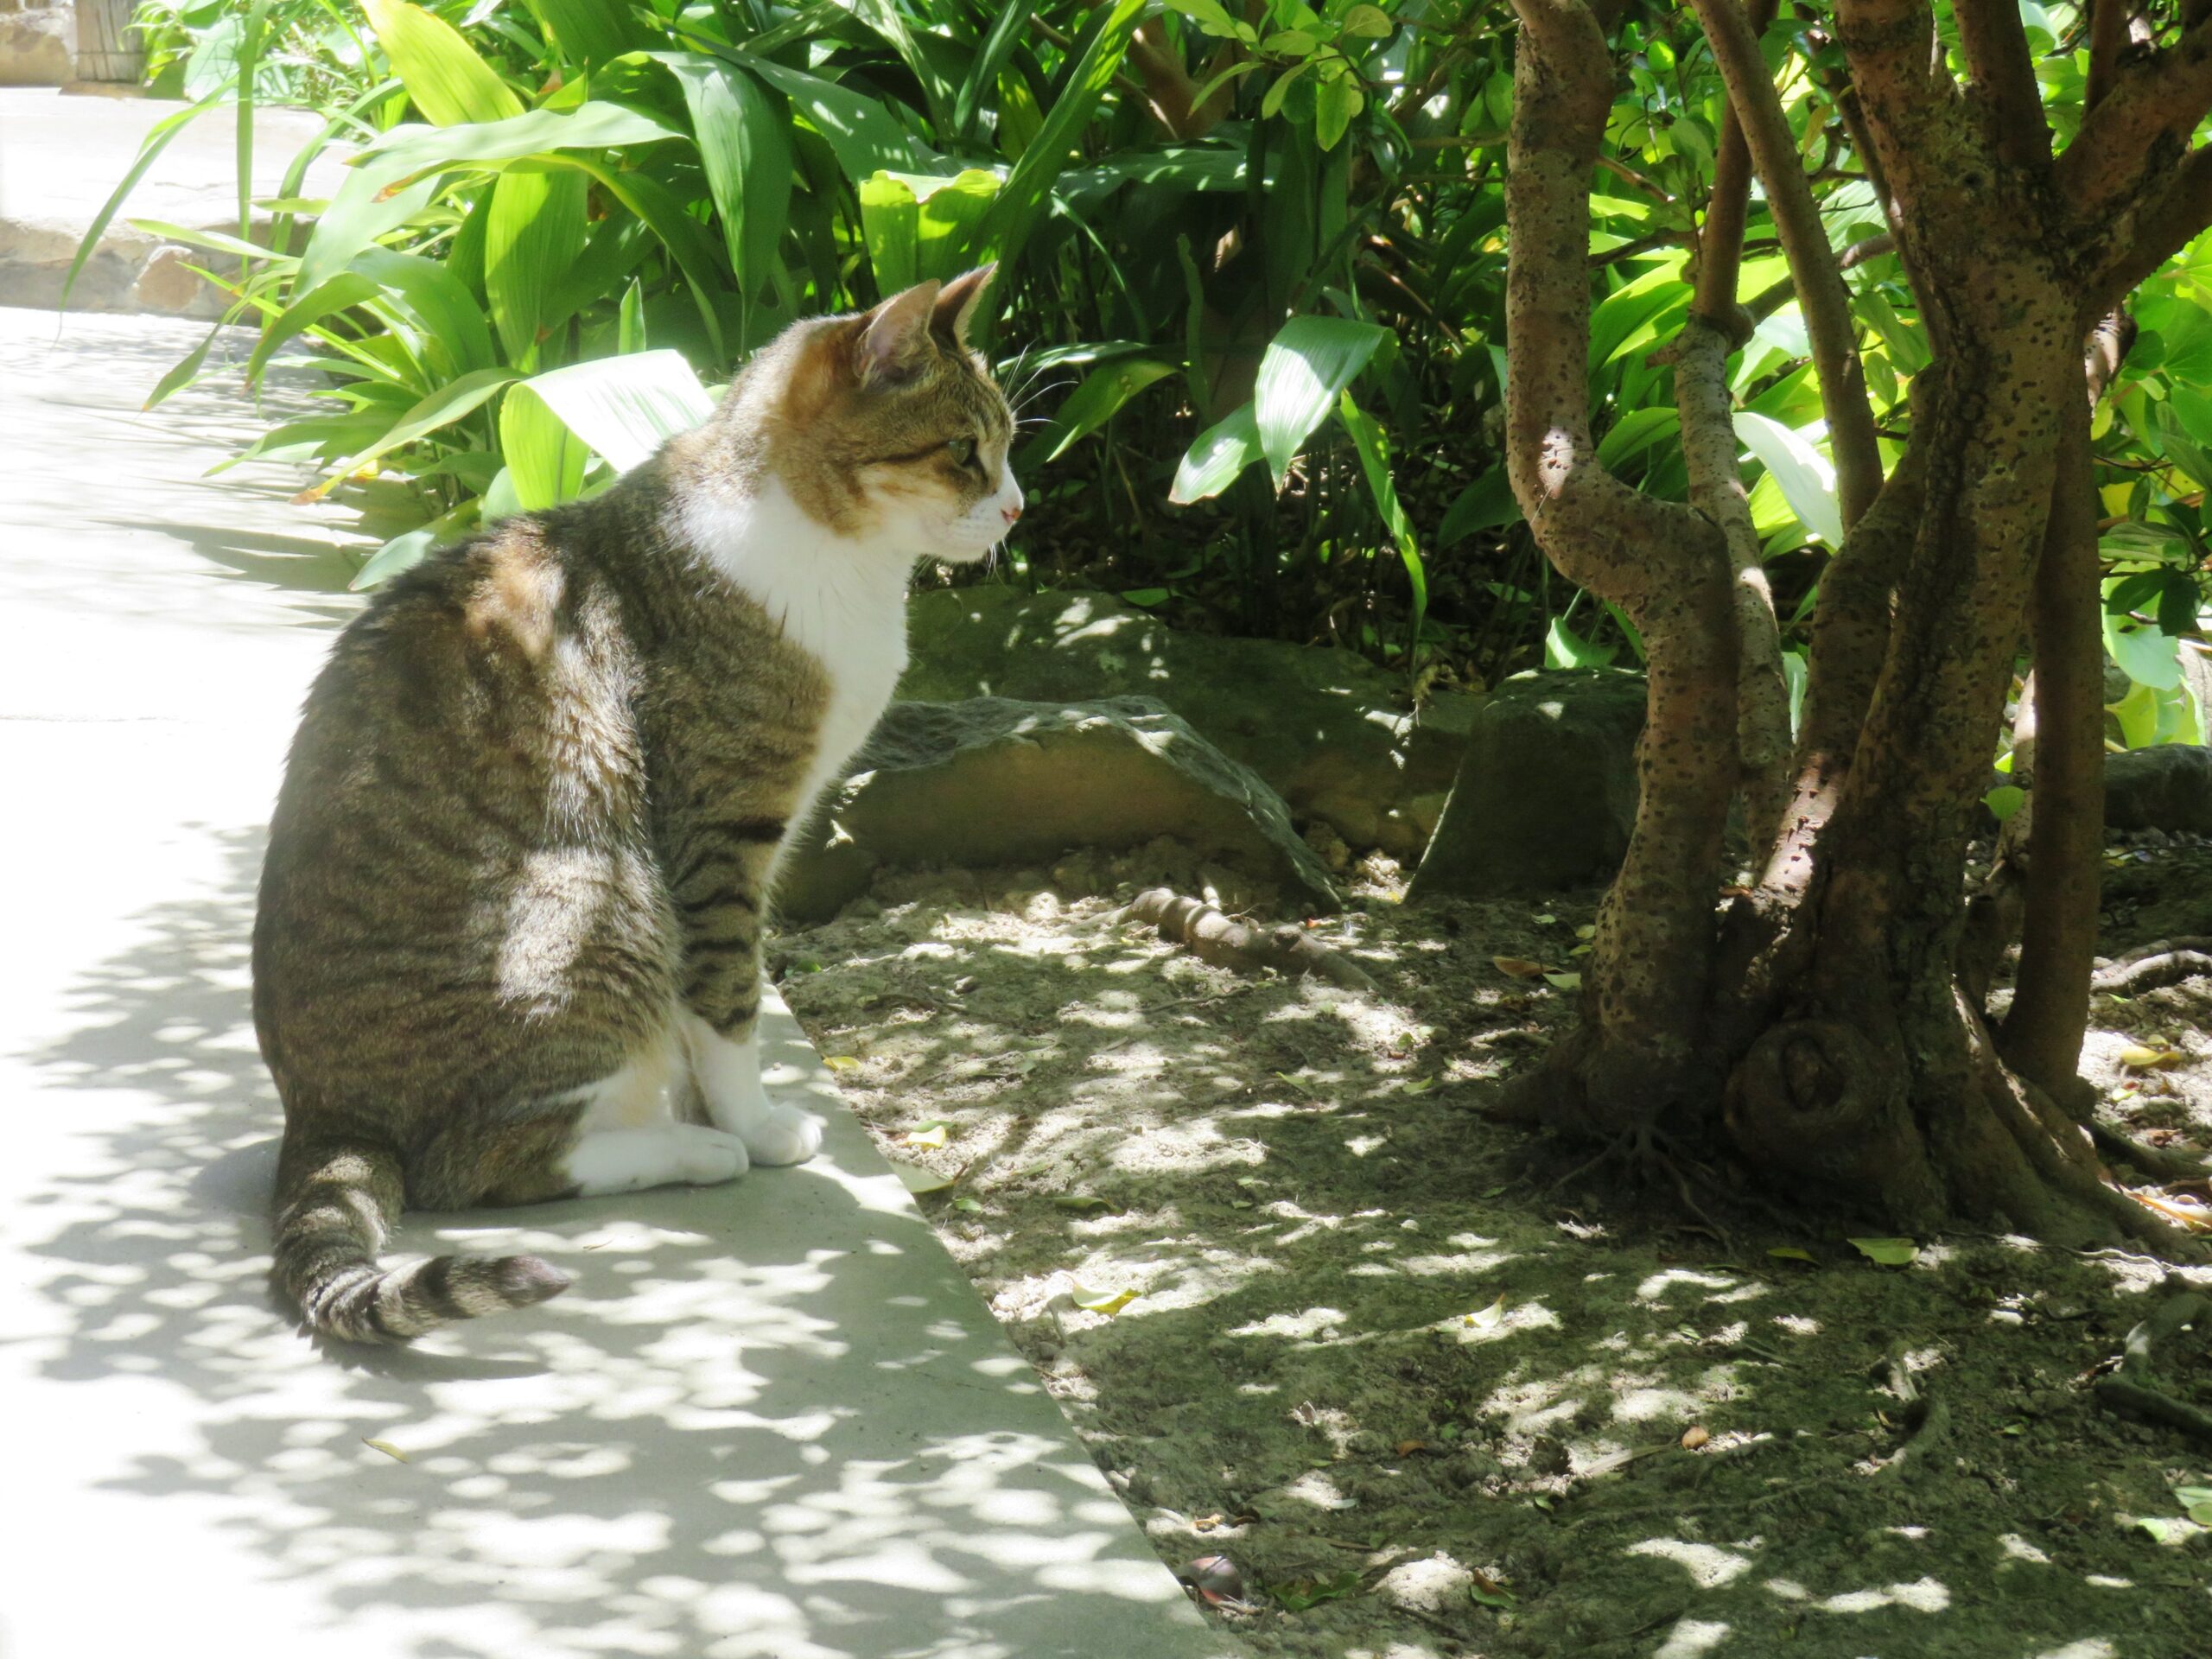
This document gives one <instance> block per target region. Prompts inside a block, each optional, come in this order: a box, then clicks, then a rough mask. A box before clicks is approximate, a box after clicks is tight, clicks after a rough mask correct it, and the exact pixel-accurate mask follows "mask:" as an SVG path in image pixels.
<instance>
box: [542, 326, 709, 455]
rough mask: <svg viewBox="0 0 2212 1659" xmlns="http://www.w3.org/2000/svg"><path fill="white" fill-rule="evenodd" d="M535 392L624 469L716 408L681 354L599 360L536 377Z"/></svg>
mask: <svg viewBox="0 0 2212 1659" xmlns="http://www.w3.org/2000/svg"><path fill="white" fill-rule="evenodd" d="M529 385H530V390H531V391H532V392H534V393H536V394H537V396H538V397H542V398H543V399H544V401H545V404H546V406H547V407H548V408H550V410H552V411H553V413H554V414H556V415H557V416H560V417H561V419H562V420H563V421H564V422H566V423H568V427H569V430H570V431H572V432H574V433H575V435H577V436H578V437H580V438H582V440H583V441H584V442H586V443H588V444H589V445H590V446H591V447H592V448H593V449H594V450H595V451H596V452H598V453H599V454H601V455H604V456H605V457H606V458H607V461H608V462H609V463H610V464H611V465H612V466H613V467H614V468H615V469H616V470H617V471H619V472H628V471H629V470H630V468H632V467H635V466H637V465H638V464H639V462H640V461H645V460H646V459H647V458H648V457H650V456H651V455H652V453H653V452H654V451H655V450H656V449H658V448H660V446H661V445H662V444H663V443H664V442H666V441H667V440H668V439H670V438H671V437H674V436H675V435H677V433H679V432H688V431H690V429H692V428H693V427H695V426H696V425H698V424H699V423H700V422H702V421H703V420H705V419H706V418H707V416H709V415H711V414H713V413H714V410H715V404H714V399H713V398H711V397H709V396H708V395H707V389H706V388H705V387H704V386H702V385H700V384H699V377H698V376H697V375H696V374H695V373H693V372H692V370H691V365H690V364H689V363H687V362H685V361H684V360H683V353H680V352H670V351H659V352H640V353H638V354H637V355H636V356H634V357H604V358H595V359H593V360H591V361H590V362H588V363H572V364H570V365H569V366H568V367H567V368H564V369H553V370H550V371H549V372H546V373H544V374H541V375H537V376H536V377H534V378H532V379H531V381H530V383H529Z"/></svg>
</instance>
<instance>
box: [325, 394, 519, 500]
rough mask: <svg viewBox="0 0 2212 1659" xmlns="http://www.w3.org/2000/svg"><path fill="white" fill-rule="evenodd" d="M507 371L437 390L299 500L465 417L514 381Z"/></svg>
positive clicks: (327, 488) (411, 408) (328, 488)
mask: <svg viewBox="0 0 2212 1659" xmlns="http://www.w3.org/2000/svg"><path fill="white" fill-rule="evenodd" d="M514 378H515V376H514V372H513V371H512V370H510V369H479V370H477V371H476V372H475V373H474V374H465V375H463V376H461V378H460V379H458V380H456V381H454V383H453V384H452V385H448V386H441V387H439V388H438V389H437V390H436V391H434V392H432V393H431V394H430V395H429V397H424V398H423V399H422V400H421V401H420V402H418V403H416V404H414V405H413V406H411V407H410V409H408V410H407V411H406V412H405V413H404V414H403V415H402V416H400V417H399V418H398V419H397V421H395V422H393V423H392V424H391V427H390V428H389V429H387V430H386V431H385V434H384V435H383V436H382V437H380V438H378V440H377V441H376V442H374V443H372V444H371V445H369V446H368V448H365V449H362V450H359V451H358V452H357V453H356V454H353V455H352V456H350V457H348V458H347V459H346V461H343V462H341V463H340V465H339V466H337V467H334V469H332V472H331V475H330V476H329V477H327V478H326V479H324V480H322V482H321V483H320V484H317V485H315V486H313V487H312V488H310V489H308V490H304V491H302V493H301V496H300V499H302V500H303V501H311V500H315V499H318V498H319V497H321V496H322V495H325V494H327V493H328V492H329V490H330V487H331V486H333V485H334V484H335V483H337V482H338V480H340V479H341V478H344V477H345V476H346V474H349V473H355V472H359V470H360V469H361V468H362V467H365V466H367V465H368V464H369V463H370V462H371V461H376V460H378V459H379V458H380V457H382V456H385V455H387V454H391V452H392V451H393V450H394V449H397V448H401V447H402V446H404V445H406V444H410V443H412V442H415V441H416V439H417V438H421V437H427V436H428V435H429V434H431V433H433V432H435V431H436V430H438V429H439V428H441V427H445V426H450V425H452V424H453V423H454V422H455V421H457V420H459V419H461V416H464V415H467V414H469V413H471V412H472V411H474V410H476V409H477V408H479V407H480V405H482V404H484V403H486V401H487V400H489V399H490V398H491V397H493V394H495V393H496V392H497V391H499V388H500V387H501V386H504V385H508V384H509V383H510V382H512V380H513V379H514Z"/></svg>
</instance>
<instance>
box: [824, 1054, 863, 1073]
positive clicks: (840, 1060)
mask: <svg viewBox="0 0 2212 1659" xmlns="http://www.w3.org/2000/svg"><path fill="white" fill-rule="evenodd" d="M822 1064H823V1065H826V1066H828V1067H829V1069H830V1070H831V1071H858V1070H859V1069H860V1064H861V1063H860V1062H859V1061H858V1060H856V1059H855V1058H853V1057H852V1056H851V1055H849V1054H825V1055H823V1057H822Z"/></svg>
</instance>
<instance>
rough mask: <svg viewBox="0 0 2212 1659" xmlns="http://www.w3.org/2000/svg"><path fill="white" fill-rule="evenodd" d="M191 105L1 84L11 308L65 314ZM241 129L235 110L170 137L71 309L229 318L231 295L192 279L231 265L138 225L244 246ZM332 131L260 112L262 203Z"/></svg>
mask: <svg viewBox="0 0 2212 1659" xmlns="http://www.w3.org/2000/svg"><path fill="white" fill-rule="evenodd" d="M188 107H190V106H189V105H184V104H180V103H175V102H172V101H170V100H169V99H159V98H121V97H108V96H105V95H102V94H99V93H96V92H95V93H78V92H57V91H55V90H54V89H53V88H52V87H45V86H7V87H0V305H25V306H51V305H53V304H54V303H56V302H58V301H59V300H60V297H61V283H62V279H63V278H64V277H66V276H67V274H68V270H69V262H70V261H71V260H72V259H73V258H74V257H76V253H77V245H78V243H79V242H80V241H82V240H83V239H84V235H85V232H86V231H88V230H90V229H91V228H92V218H93V215H94V214H95V213H98V212H99V208H100V205H101V204H102V203H103V202H105V200H107V199H108V196H109V195H110V194H111V193H112V192H113V190H114V189H115V187H116V186H117V185H118V184H120V183H122V182H123V178H124V175H125V174H127V173H128V172H130V167H131V163H132V162H136V161H137V158H138V148H139V145H140V144H141V143H143V142H144V140H145V137H146V135H147V133H148V132H149V131H150V130H152V129H153V128H154V126H155V125H156V124H158V123H159V122H161V121H162V120H164V119H166V118H168V117H169V116H171V115H174V114H175V113H176V112H177V111H181V110H184V109H187V108H188ZM321 130H322V122H321V118H318V117H316V116H314V115H311V114H309V113H308V111H305V110H290V109H281V108H275V107H259V108H257V109H256V110H255V111H254V119H253V194H255V195H256V196H260V197H273V196H275V195H276V194H277V190H278V188H279V187H280V186H282V185H283V181H284V172H285V169H286V168H289V167H290V166H291V164H292V158H293V157H294V156H297V155H298V154H299V152H300V151H301V150H302V149H304V148H305V147H306V145H307V144H308V143H309V141H311V140H312V139H313V138H314V137H315V136H316V135H317V134H318V133H320V132H321ZM237 146H238V111H237V110H236V109H235V108H234V107H231V106H225V107H222V108H219V109H213V110H210V111H207V112H206V113H205V114H203V115H200V116H199V117H197V118H194V120H193V121H191V122H190V123H189V124H187V125H186V126H185V128H184V129H183V130H181V132H179V133H178V134H177V135H176V137H175V138H173V139H172V140H170V142H169V144H168V148H167V149H164V150H163V151H162V153H161V155H160V156H159V157H157V158H156V161H155V162H154V164H153V166H152V167H151V168H149V169H148V170H147V173H146V175H145V177H144V178H143V179H141V180H140V181H138V183H137V185H136V186H135V187H134V188H132V190H131V192H130V195H129V196H127V197H125V198H124V203H123V207H122V209H121V211H120V212H119V213H117V215H116V217H115V219H114V220H113V221H112V222H111V224H110V225H109V226H108V227H107V229H106V230H105V232H103V233H102V235H101V237H100V240H99V245H98V247H97V249H96V250H95V251H94V252H93V254H92V257H91V258H90V259H89V260H87V261H86V265H85V269H84V270H83V272H82V273H81V274H80V275H79V277H78V278H77V286H76V288H75V289H73V290H72V292H71V294H70V296H69V308H70V309H71V310H73V311H146V312H157V313H164V314H168V315H179V316H199V317H209V318H213V317H216V316H219V315H221V314H222V308H223V296H222V294H221V292H220V291H219V289H213V288H211V287H209V286H208V285H207V283H205V282H203V281H202V280H201V279H200V277H196V276H194V274H193V273H192V271H191V270H189V269H188V266H189V265H206V266H207V268H208V269H209V270H221V269H222V268H223V264H222V257H221V256H220V255H218V254H211V253H208V252H206V251H203V250H199V249H194V248H189V247H187V246H186V245H183V244H181V243H178V242H174V241H171V240H169V239H168V238H164V237H162V236H160V235H158V234H156V233H155V232H149V231H143V230H140V229H138V228H137V227H136V226H133V225H131V224H130V220H131V219H147V220H152V221H156V222H158V223H161V224H166V225H175V226H179V227H181V229H184V230H188V231H221V232H225V233H226V234H228V235H231V236H236V235H237V234H238V183H237V180H238V148H237ZM351 150H352V146H350V145H346V144H342V143H341V144H337V145H334V146H333V147H332V148H330V149H327V150H326V151H325V152H324V153H323V154H322V155H321V156H320V157H318V158H317V160H316V161H315V163H314V164H313V165H312V166H311V167H310V168H308V174H307V176H306V178H305V179H304V180H303V181H302V185H301V188H302V191H303V192H304V193H305V194H307V195H308V196H310V197H327V196H329V195H330V194H333V193H334V192H335V191H336V190H337V188H338V186H339V184H340V182H341V181H342V180H343V179H344V176H345V168H344V167H343V166H342V165H341V162H342V159H343V157H344V156H346V155H348V154H350V153H351ZM257 217H258V218H261V219H265V218H266V215H257ZM211 261H213V264H211V263H210V262H211Z"/></svg>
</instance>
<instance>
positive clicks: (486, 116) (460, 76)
mask: <svg viewBox="0 0 2212 1659" xmlns="http://www.w3.org/2000/svg"><path fill="white" fill-rule="evenodd" d="M361 10H364V11H365V12H366V13H367V14H368V17H369V26H370V27H371V28H372V29H375V30H376V35H377V44H378V45H379V46H381V47H382V48H384V50H385V56H386V57H387V58H389V59H391V68H392V73H394V74H396V75H397V76H398V77H399V79H400V81H401V84H403V85H404V86H405V87H406V88H407V96H408V97H409V98H410V99H412V100H413V102H414V105H415V107H416V109H418V110H420V111H423V116H424V118H427V119H428V120H429V121H430V122H432V123H433V124H435V125H438V126H441V127H455V126H460V125H462V124H465V123H468V122H483V121H499V120H501V119H504V118H506V117H508V116H513V115H520V114H521V113H522V100H521V99H518V98H517V97H516V96H515V95H514V92H513V90H512V88H510V87H509V86H508V85H507V84H506V82H505V81H503V80H501V79H499V76H498V75H497V74H495V73H493V70H492V67H491V66H490V65H489V64H487V63H486V62H485V61H484V60H483V59H481V58H480V57H478V56H477V55H476V49H475V48H474V47H472V46H470V45H469V43H468V42H467V41H465V40H463V39H462V38H461V31H460V30H459V29H455V28H454V26H453V25H452V24H451V23H448V22H446V21H445V20H444V19H443V18H442V17H436V16H432V15H431V14H430V13H429V12H427V11H424V10H423V9H422V8H421V7H420V6H413V5H410V4H408V3H407V0H361Z"/></svg>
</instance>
